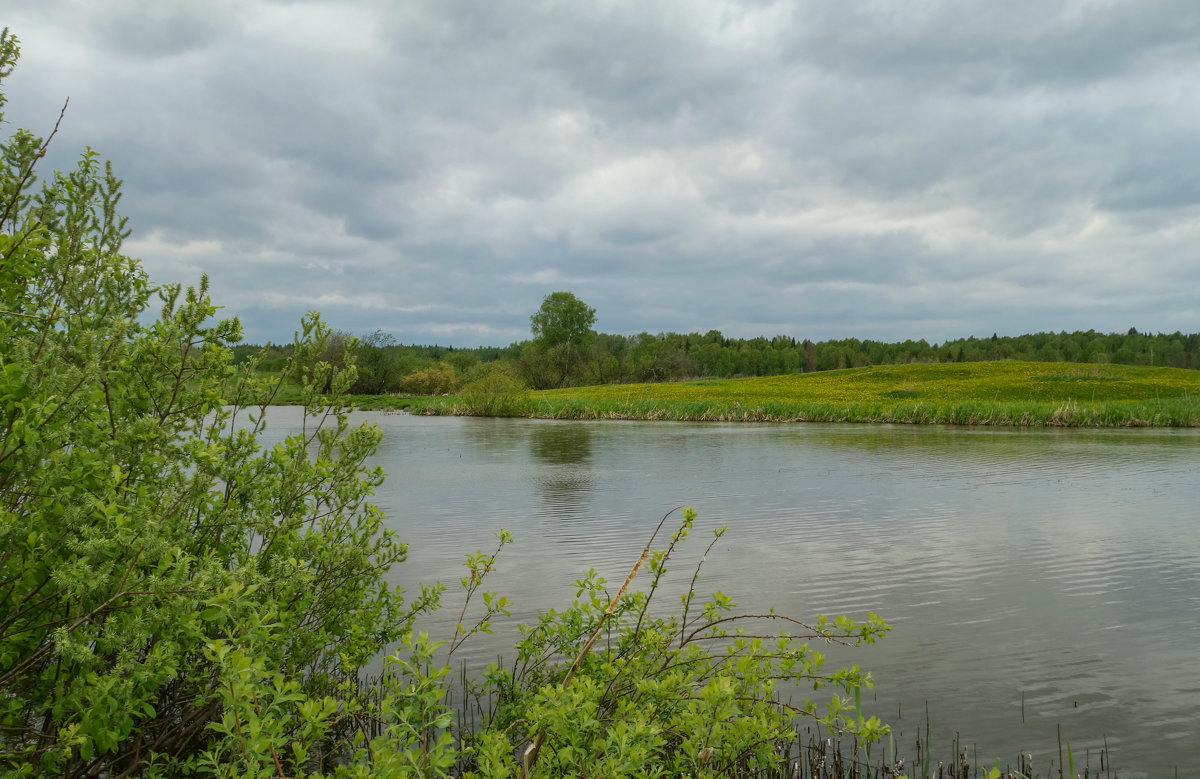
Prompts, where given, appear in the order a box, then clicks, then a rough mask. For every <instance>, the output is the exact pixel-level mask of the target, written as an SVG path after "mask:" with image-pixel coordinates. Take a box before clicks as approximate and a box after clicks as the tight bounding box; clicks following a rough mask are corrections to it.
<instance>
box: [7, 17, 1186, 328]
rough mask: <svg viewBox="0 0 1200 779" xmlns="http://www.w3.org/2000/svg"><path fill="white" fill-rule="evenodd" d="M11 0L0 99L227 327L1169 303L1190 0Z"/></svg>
mask: <svg viewBox="0 0 1200 779" xmlns="http://www.w3.org/2000/svg"><path fill="white" fill-rule="evenodd" d="M19 6H20V7H19V8H15V9H13V8H10V9H8V11H7V13H6V17H7V18H6V20H5V21H4V24H7V25H9V26H10V27H11V28H12V30H13V32H15V33H16V34H17V35H18V36H19V37H20V38H21V40H22V49H23V56H22V61H21V64H20V65H19V66H18V68H17V70H16V72H15V73H14V74H13V76H12V77H11V78H10V79H9V82H8V90H7V91H8V94H9V98H10V102H9V107H8V120H9V122H10V128H9V129H10V130H11V127H12V126H20V127H26V128H28V129H30V130H33V131H35V132H38V133H39V134H46V133H48V132H49V130H50V128H51V127H53V124H54V120H55V119H56V118H57V116H58V112H59V109H60V108H61V104H62V101H63V99H64V98H65V97H67V96H70V99H71V102H70V107H69V109H68V112H67V116H66V118H65V119H64V122H63V130H62V132H61V133H60V136H59V138H58V139H57V140H56V142H55V145H54V147H53V153H52V154H51V155H50V156H49V160H48V162H49V165H50V166H52V167H55V168H65V167H68V166H70V165H71V164H72V163H73V157H74V156H75V155H76V154H77V153H78V152H79V151H80V150H81V149H82V148H83V147H84V146H86V145H90V146H92V147H94V148H95V149H97V150H98V151H99V152H100V153H101V154H102V155H103V156H104V157H106V158H109V159H111V160H112V161H113V163H114V165H115V167H116V170H117V173H118V175H121V176H123V177H124V179H125V182H126V183H125V192H126V194H125V199H124V201H123V208H124V212H125V213H126V214H128V215H129V216H130V217H131V226H132V227H133V229H134V236H133V238H132V239H131V240H130V241H129V242H128V243H127V244H126V249H127V251H128V252H129V253H130V254H132V255H134V256H138V257H141V258H142V259H143V261H144V262H145V265H146V267H147V268H148V269H149V271H150V272H151V274H152V276H153V277H154V278H155V279H156V280H159V281H194V280H195V279H197V278H198V277H199V275H200V274H201V273H207V274H209V276H210V278H211V281H212V288H213V292H214V297H215V299H216V300H217V301H218V302H219V303H223V304H224V305H225V306H226V311H227V312H229V313H236V314H238V315H239V316H240V317H241V318H242V320H243V322H244V323H245V324H246V325H247V335H248V337H249V339H250V340H252V341H264V340H268V339H270V340H276V341H278V340H283V339H288V338H290V334H291V331H292V330H293V329H294V328H295V326H296V323H297V321H298V319H299V316H300V315H301V314H302V313H303V312H304V311H305V310H307V309H310V308H317V309H320V310H321V311H322V312H323V313H324V314H325V316H326V319H327V320H328V321H330V322H331V323H332V324H333V325H334V326H335V327H339V328H342V329H347V330H351V331H353V332H358V333H362V332H367V331H372V330H375V329H376V328H382V329H383V330H386V331H389V332H391V333H393V334H394V335H395V336H397V337H398V338H399V339H400V340H401V341H403V342H407V343H411V342H421V343H433V342H437V343H442V344H452V345H462V346H475V345H480V344H489V345H490V344H506V343H508V342H510V341H513V340H518V339H521V338H525V337H528V334H529V315H530V314H531V313H533V312H534V311H535V310H536V309H537V307H538V305H539V303H540V302H541V300H542V298H543V297H544V296H545V295H546V294H547V293H549V292H552V291H555V290H571V291H572V292H574V293H575V294H576V295H578V296H579V297H580V298H582V299H583V300H585V301H586V302H587V303H588V304H590V305H592V306H594V307H595V308H596V310H597V314H598V318H597V323H596V324H597V327H598V329H601V330H604V331H608V332H621V333H631V332H638V331H642V330H646V331H650V332H657V331H662V330H674V331H680V332H683V331H690V330H699V331H705V330H709V329H712V328H716V329H719V330H721V331H722V332H724V333H725V334H726V335H728V336H739V337H750V336H756V335H766V336H772V335H776V334H787V335H792V336H796V337H799V338H812V339H824V338H841V337H858V338H874V339H884V340H897V339H903V338H914V339H915V338H926V339H929V340H930V341H940V340H944V339H946V338H953V337H959V336H967V335H990V334H991V333H992V332H1000V333H1002V334H1018V333H1023V332H1032V331H1039V330H1063V329H1066V330H1075V329H1089V328H1095V329H1097V330H1102V331H1124V330H1126V329H1127V328H1128V327H1130V326H1136V327H1137V328H1138V329H1139V330H1141V331H1143V332H1155V331H1174V330H1184V331H1197V330H1200V309H1198V307H1197V304H1196V299H1197V294H1196V291H1195V290H1196V289H1197V288H1200V261H1197V253H1198V249H1197V247H1200V154H1197V153H1196V149H1197V146H1198V145H1200V99H1198V98H1200V95H1198V92H1200V4H1197V3H1196V2H1195V1H1194V0H1178V2H1174V1H1172V0H1161V1H1155V2H1145V1H1138V0H1063V1H1062V2H1054V3H1046V2H1043V1H1041V0H1038V1H1036V2H1035V1H1033V0H1017V1H1015V2H1006V3H989V2H983V0H979V1H978V2H958V1H956V0H945V1H941V0H928V1H927V2H918V3H890V2H868V1H864V2H860V3H831V2H826V1H825V0H810V1H805V2H769V1H768V0H761V1H759V0H742V1H741V2H733V1H726V2H722V1H721V0H663V1H662V2H653V3H644V2H567V1H564V2H532V1H531V2H515V3H494V2H475V1H474V0H469V1H468V0H428V1H427V2H426V1H422V0H404V2H397V3H388V2H380V1H372V0H361V1H360V0H327V1H322V0H314V1H313V2H306V1H303V0H295V1H288V0H275V1H271V0H173V1H172V2H160V1H159V0H109V1H108V2H104V3H95V2H91V1H90V0H39V1H38V2H24V3H20V4H19Z"/></svg>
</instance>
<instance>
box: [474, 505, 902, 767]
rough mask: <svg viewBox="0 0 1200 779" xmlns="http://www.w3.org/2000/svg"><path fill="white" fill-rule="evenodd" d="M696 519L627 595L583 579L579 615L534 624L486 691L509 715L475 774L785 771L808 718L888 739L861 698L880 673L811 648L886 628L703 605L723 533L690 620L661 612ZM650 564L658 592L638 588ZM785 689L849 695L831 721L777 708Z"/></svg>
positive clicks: (497, 725)
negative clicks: (669, 576) (784, 759)
mask: <svg viewBox="0 0 1200 779" xmlns="http://www.w3.org/2000/svg"><path fill="white" fill-rule="evenodd" d="M669 516H670V515H669V514H668V517H669ZM695 516H696V515H695V512H694V511H693V510H692V509H690V508H688V509H686V510H685V511H684V514H683V521H682V522H681V523H680V525H679V526H678V527H677V529H676V531H675V532H674V534H673V535H672V536H671V538H670V540H669V542H668V544H667V545H666V546H665V547H663V548H654V546H653V543H654V540H655V537H656V536H657V534H658V532H659V531H656V532H655V535H654V536H652V537H651V539H650V542H649V543H648V544H647V545H646V548H645V550H644V551H643V552H642V555H641V557H640V558H639V559H638V561H637V562H636V563H635V565H634V567H633V569H632V570H631V571H630V573H629V575H628V577H627V578H626V579H625V581H624V583H623V584H622V585H621V586H620V587H619V588H618V590H617V591H616V593H615V594H610V593H609V591H608V589H607V584H606V582H605V581H604V579H602V578H601V577H600V576H598V575H597V574H596V572H595V571H589V572H588V573H587V574H586V575H585V576H584V577H583V578H581V579H580V580H578V581H577V582H576V583H575V584H576V587H577V588H578V589H577V596H576V600H575V602H574V603H573V604H572V605H571V606H570V607H569V608H568V609H566V610H564V611H562V612H556V611H547V612H543V613H542V614H541V615H540V617H539V619H538V621H537V623H536V624H534V625H531V626H526V627H523V628H522V632H523V638H522V640H521V641H520V642H519V643H518V645H517V661H516V663H515V664H513V665H512V666H510V667H508V668H503V667H500V666H498V665H493V666H491V667H490V668H489V670H488V673H487V675H486V678H485V680H484V682H483V683H482V685H481V687H480V692H481V694H483V695H486V696H488V697H489V698H490V699H492V700H495V701H498V706H497V707H496V709H495V710H494V716H493V718H492V719H491V721H490V722H489V723H488V727H487V729H486V730H485V731H484V732H483V733H482V734H480V735H479V736H478V737H476V738H475V739H474V740H473V741H472V742H471V747H470V749H471V753H472V754H473V755H474V757H475V760H476V765H477V771H478V772H477V773H474V774H469V775H475V776H506V775H509V774H508V773H507V772H508V771H509V769H510V767H511V762H512V758H511V755H512V754H513V752H514V750H515V751H519V752H520V753H521V755H522V769H521V773H522V775H523V776H529V777H554V776H583V775H588V776H643V775H644V776H722V775H724V776H749V775H757V774H758V773H759V772H761V771H764V770H769V769H775V768H778V767H779V762H780V757H779V755H780V752H779V750H780V748H781V746H783V745H786V744H788V743H790V742H792V741H793V740H794V739H795V737H796V718H797V716H801V717H811V718H816V719H819V720H820V721H822V722H824V723H826V724H827V725H828V726H829V727H831V728H834V729H836V730H837V731H839V732H844V733H853V734H855V735H857V736H858V738H859V739H860V740H861V742H862V743H864V744H870V743H872V742H874V741H876V740H878V739H879V738H881V737H883V736H885V735H886V734H887V733H888V728H887V727H886V726H885V725H883V724H882V723H881V722H880V721H879V720H878V719H877V718H875V717H869V718H867V717H864V716H863V715H862V711H861V707H860V706H858V705H857V703H856V700H858V696H857V692H858V691H859V690H861V688H862V687H864V686H867V687H869V686H870V685H871V679H870V675H869V674H866V673H864V672H862V671H861V670H859V669H858V668H857V667H850V668H842V669H837V670H833V671H827V670H825V669H824V667H823V664H824V657H823V655H822V654H821V653H820V652H819V651H817V650H816V649H813V648H812V647H810V646H809V643H808V642H809V641H810V640H818V641H823V642H838V643H845V644H860V643H870V642H872V641H874V640H875V639H876V638H878V637H879V636H881V635H883V634H884V633H886V632H887V631H888V630H889V626H888V625H887V623H885V622H884V621H883V620H881V619H879V618H878V617H877V616H875V615H874V614H872V615H870V616H869V618H868V619H867V620H866V621H865V622H861V623H858V622H855V621H854V620H852V619H850V618H848V617H837V618H836V619H833V620H827V619H825V618H823V617H822V618H818V619H817V621H815V622H814V623H812V624H806V623H804V622H801V621H799V620H796V619H793V618H791V617H787V616H784V615H780V614H776V613H775V612H773V611H768V612H765V613H758V614H747V613H738V612H736V611H735V609H736V607H737V604H735V603H733V602H732V601H731V600H730V598H729V597H728V596H726V595H724V594H723V593H721V592H719V591H718V592H715V593H713V594H712V595H711V596H709V597H708V598H707V599H702V598H700V597H699V596H698V595H697V591H696V585H697V581H698V579H699V576H700V569H701V566H702V564H703V561H704V558H705V557H706V556H707V554H708V553H709V552H710V551H711V550H712V548H713V546H714V545H715V544H716V543H717V541H718V540H719V539H720V538H721V537H722V536H723V535H724V533H725V528H724V527H721V528H718V529H716V530H714V532H713V538H712V540H711V542H710V543H709V546H708V549H707V550H706V551H705V553H704V555H702V556H701V559H700V563H698V564H697V565H696V566H695V568H694V569H693V572H692V577H691V583H690V586H689V588H688V590H687V592H685V593H684V594H683V595H682V596H681V607H680V609H679V611H678V613H677V614H675V615H674V616H668V617H663V616H656V614H655V611H656V610H655V609H653V608H652V606H653V604H654V597H655V594H656V593H658V592H659V591H660V587H661V586H662V583H663V578H664V576H665V575H666V573H667V568H668V564H669V563H672V562H673V556H674V553H675V551H676V547H677V545H678V544H679V543H680V542H681V541H683V539H684V538H686V537H687V536H688V534H689V533H690V531H691V530H692V528H693V522H694V520H695ZM668 517H664V518H663V521H664V522H665V521H666V519H667V518H668ZM662 526H663V523H660V524H659V529H660V530H661V528H662ZM642 567H646V568H648V569H649V575H650V582H649V585H648V587H647V588H646V589H645V590H643V591H636V592H628V588H629V587H630V585H631V583H632V582H633V580H634V577H635V576H636V574H637V573H638V571H639V569H640V568H642ZM567 659H572V661H571V662H567ZM779 683H790V684H792V685H798V686H802V687H808V688H810V689H814V690H816V689H820V688H822V687H826V686H832V687H833V688H834V689H835V690H837V691H838V692H837V693H835V694H834V695H833V697H832V698H831V700H830V703H829V704H828V705H827V706H826V707H825V711H824V713H819V712H818V710H817V706H816V704H814V703H812V702H811V701H807V702H803V703H801V704H800V705H797V706H793V705H790V704H785V703H781V702H780V701H778V700H777V696H776V685H777V684H779Z"/></svg>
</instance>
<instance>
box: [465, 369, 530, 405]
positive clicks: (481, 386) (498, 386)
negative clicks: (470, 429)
mask: <svg viewBox="0 0 1200 779" xmlns="http://www.w3.org/2000/svg"><path fill="white" fill-rule="evenodd" d="M480 368H482V369H483V370H480V371H478V372H475V373H474V375H475V378H474V379H472V380H471V381H470V382H468V383H467V384H466V386H464V387H463V390H462V396H463V401H464V402H465V403H466V405H467V407H468V408H469V409H470V411H471V413H473V414H479V415H482V416H515V415H517V414H519V413H520V409H521V406H522V405H523V400H524V398H525V395H526V392H527V388H526V386H525V382H523V381H521V379H520V378H518V377H517V375H516V374H515V373H513V371H512V369H510V368H509V367H508V366H507V365H504V364H499V363H490V364H488V365H486V366H480Z"/></svg>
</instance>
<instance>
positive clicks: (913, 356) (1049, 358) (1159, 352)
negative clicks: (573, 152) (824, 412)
mask: <svg viewBox="0 0 1200 779" xmlns="http://www.w3.org/2000/svg"><path fill="white" fill-rule="evenodd" d="M350 335H351V334H350V333H346V332H340V333H335V335H334V337H333V338H332V339H331V342H330V346H329V348H328V350H327V359H328V360H329V361H330V362H332V363H334V364H338V363H341V362H342V360H343V352H344V345H345V343H346V340H347V339H348V338H350ZM358 340H359V348H358V366H359V378H358V381H357V383H356V384H355V386H354V388H353V392H355V393H358V394H372V395H373V394H383V393H394V392H403V393H410V394H445V393H453V392H455V391H457V390H458V388H459V387H460V386H462V385H463V384H465V383H468V382H471V381H473V380H477V379H479V378H480V377H481V376H485V375H488V374H494V373H496V372H504V373H506V374H508V375H509V376H511V377H514V378H516V379H519V380H520V381H521V382H522V383H523V384H524V385H525V386H527V387H530V388H533V389H546V388H551V387H562V386H578V385H587V384H624V383H628V382H662V381H680V380H684V379H696V378H732V377H739V376H774V375H779V374H786V373H808V372H811V371H829V370H837V369H840V368H860V367H863V366H867V365H887V364H905V363H916V362H975V361H994V360H1028V361H1036V362H1060V361H1066V362H1081V363H1118V364H1122V365H1157V366H1167V367H1174V368H1192V369H1195V368H1200V333H1191V334H1184V333H1179V332H1176V333H1169V334H1165V333H1159V334H1154V335H1150V334H1146V333H1139V332H1138V331H1137V330H1136V329H1134V328H1130V329H1129V331H1128V332H1126V333H1097V332H1095V331H1094V330H1088V331H1086V332H1083V331H1076V332H1074V333H1066V332H1062V333H1033V334H1030V335H1020V336H997V335H994V334H993V335H992V336H991V337H985V338H975V337H970V338H961V339H958V340H953V341H947V342H945V343H943V344H940V345H939V344H930V343H927V342H926V341H925V340H924V339H922V340H919V341H899V342H895V343H887V342H884V341H871V340H866V341H860V340H858V339H857V338H847V339H843V340H832V341H817V342H813V341H809V340H798V339H796V338H792V337H789V336H782V335H780V336H775V337H774V338H762V337H759V338H748V339H746V338H726V337H725V336H723V335H721V333H719V332H718V331H716V330H710V331H708V332H707V333H704V334H700V333H687V334H679V333H658V334H657V335H652V334H650V333H639V334H637V335H613V334H610V333H592V334H591V338H590V343H589V344H588V345H587V346H586V348H581V349H580V350H579V351H580V354H578V355H577V356H576V358H575V359H574V360H572V361H571V362H570V367H569V370H566V371H564V370H563V369H562V364H561V363H560V361H559V360H557V359H554V357H553V354H552V353H551V352H550V351H549V350H548V349H546V348H545V346H544V345H543V344H541V343H539V341H538V340H536V339H532V340H527V341H520V342H517V343H513V344H511V345H509V346H507V347H489V346H481V347H477V348H473V349H468V348H456V347H451V346H415V345H412V346H410V345H403V344H399V343H397V342H396V340H395V339H394V338H393V337H392V336H390V335H387V334H386V333H383V332H382V331H377V332H375V333H372V334H371V335H367V336H365V337H360V338H359V339H358ZM262 350H263V347H261V346H254V345H239V346H237V347H236V348H235V350H234V352H235V359H237V360H238V361H246V360H248V359H250V357H251V356H252V355H254V354H257V353H260V352H262ZM290 352H291V346H290V345H287V346H270V347H267V350H266V353H265V355H264V356H263V359H262V362H261V363H260V365H259V369H260V370H264V371H273V370H279V369H280V368H282V366H283V364H284V363H285V361H286V360H287V358H288V355H289V354H290Z"/></svg>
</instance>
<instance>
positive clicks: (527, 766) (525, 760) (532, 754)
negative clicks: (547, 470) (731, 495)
mask: <svg viewBox="0 0 1200 779" xmlns="http://www.w3.org/2000/svg"><path fill="white" fill-rule="evenodd" d="M680 508H681V507H680V506H676V507H675V508H673V509H671V510H670V511H668V512H667V513H666V514H664V515H663V518H662V519H660V520H659V521H658V527H656V528H654V532H653V533H652V534H651V535H650V540H649V541H647V542H646V548H645V549H643V550H642V553H641V555H639V556H638V559H637V562H636V563H634V564H633V568H631V569H630V570H629V575H628V576H626V577H625V581H624V583H622V584H621V589H619V590H617V594H616V595H614V596H612V598H611V599H610V600H609V601H608V608H606V609H605V610H604V613H603V614H601V615H600V619H599V621H597V622H596V627H595V629H594V630H593V631H592V635H590V636H589V637H588V640H587V642H585V643H584V645H583V648H582V649H580V650H579V654H577V655H575V660H574V662H572V663H571V667H570V668H568V669H567V675H566V676H564V677H563V680H562V689H564V690H565V689H566V688H567V685H568V684H570V683H571V679H573V678H574V677H575V672H576V671H577V670H579V664H580V663H582V662H583V658H585V657H587V653H588V652H590V651H591V650H592V645H593V644H595V643H596V639H597V638H598V637H599V636H600V631H601V630H603V629H604V623H605V622H607V621H608V618H609V617H611V616H612V615H613V613H614V612H615V611H616V610H617V605H618V604H620V602H621V597H622V596H623V595H624V594H625V590H627V589H628V588H629V585H630V583H632V582H633V579H634V577H635V576H637V572H638V570H639V569H640V568H641V567H642V563H644V562H646V558H647V557H649V556H650V549H651V547H653V546H654V539H655V538H657V537H658V533H659V531H660V530H662V526H663V524H665V523H666V521H667V518H668V517H670V516H671V515H672V514H674V513H675V512H676V511H678V510H679V509H680ZM545 740H546V729H545V728H542V729H540V730H539V731H538V734H537V736H536V737H535V738H534V739H533V743H532V744H530V745H529V746H528V747H527V748H526V749H525V754H524V755H523V756H522V759H521V779H529V775H530V773H531V772H532V771H533V767H534V765H535V764H536V763H537V756H538V752H539V751H541V749H542V743H543V742H544V741H545Z"/></svg>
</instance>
